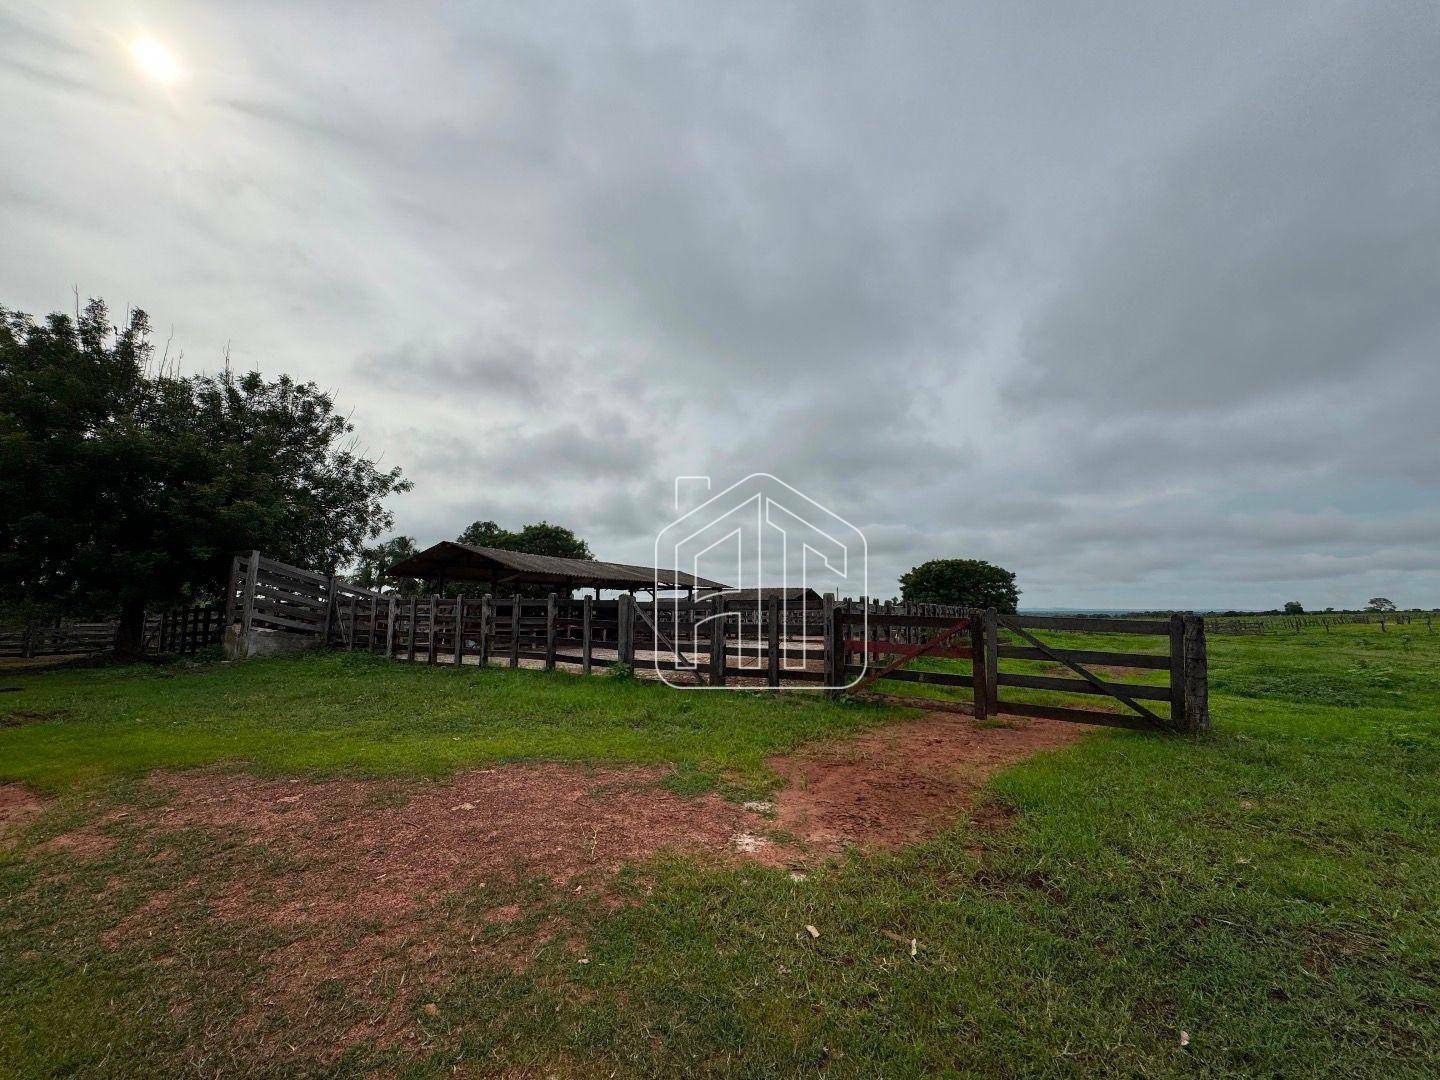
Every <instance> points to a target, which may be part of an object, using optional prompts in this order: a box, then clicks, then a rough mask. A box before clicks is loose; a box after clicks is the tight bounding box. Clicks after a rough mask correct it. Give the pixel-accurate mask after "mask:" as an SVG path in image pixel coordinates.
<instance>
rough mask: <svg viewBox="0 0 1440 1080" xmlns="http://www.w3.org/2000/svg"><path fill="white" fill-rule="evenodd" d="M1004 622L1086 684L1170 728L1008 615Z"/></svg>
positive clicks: (1124, 693) (1126, 695) (1115, 687)
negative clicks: (1063, 655)
mask: <svg viewBox="0 0 1440 1080" xmlns="http://www.w3.org/2000/svg"><path fill="white" fill-rule="evenodd" d="M1003 621H1004V623H1005V626H1006V627H1007V628H1008V629H1011V630H1013V631H1015V633H1017V634H1019V635H1020V636H1021V637H1022V638H1024V639H1025V640H1026V641H1028V642H1030V644H1031V645H1033V646H1035V648H1037V649H1039V650H1040V651H1041V652H1043V653H1046V654H1047V655H1049V657H1050V658H1051V659H1052V660H1055V661H1057V662H1059V663H1062V664H1064V665H1065V666H1066V667H1068V668H1069V669H1070V670H1071V671H1073V672H1075V674H1077V675H1079V676H1080V677H1081V678H1082V679H1084V680H1085V681H1086V682H1088V683H1090V685H1092V686H1095V687H1097V688H1099V689H1100V690H1101V691H1103V692H1105V693H1106V694H1109V695H1110V696H1112V697H1114V698H1115V699H1116V700H1117V701H1123V702H1124V703H1125V704H1126V705H1128V706H1130V708H1131V709H1133V710H1135V712H1137V713H1139V714H1140V715H1141V716H1143V717H1145V718H1146V719H1148V720H1149V721H1150V722H1151V723H1153V724H1155V725H1157V726H1159V727H1162V728H1163V727H1168V726H1169V725H1168V723H1167V721H1165V720H1162V719H1161V718H1160V717H1158V716H1156V715H1155V714H1154V713H1153V712H1151V711H1150V710H1149V709H1147V708H1146V707H1145V706H1144V705H1141V704H1140V703H1139V702H1138V701H1136V700H1135V698H1134V697H1133V696H1131V695H1130V694H1127V693H1126V692H1125V691H1124V690H1123V689H1122V688H1121V687H1119V686H1116V685H1113V684H1109V685H1107V684H1106V683H1104V682H1102V681H1101V680H1100V679H1099V678H1098V677H1096V676H1095V675H1093V674H1091V673H1090V672H1089V671H1087V670H1085V668H1083V667H1081V666H1080V665H1079V664H1077V663H1075V662H1074V661H1073V660H1066V659H1064V658H1063V657H1061V656H1057V655H1056V653H1055V650H1054V649H1052V648H1051V647H1050V646H1049V645H1046V644H1045V643H1044V642H1043V641H1041V640H1040V639H1039V638H1037V637H1036V636H1035V635H1034V634H1032V633H1030V632H1029V631H1028V630H1025V629H1023V628H1021V627H1019V626H1017V625H1016V624H1015V622H1014V621H1013V620H1012V619H1011V618H1010V617H1009V616H1008V615H1007V616H1006V617H1005V618H1004V620H1003Z"/></svg>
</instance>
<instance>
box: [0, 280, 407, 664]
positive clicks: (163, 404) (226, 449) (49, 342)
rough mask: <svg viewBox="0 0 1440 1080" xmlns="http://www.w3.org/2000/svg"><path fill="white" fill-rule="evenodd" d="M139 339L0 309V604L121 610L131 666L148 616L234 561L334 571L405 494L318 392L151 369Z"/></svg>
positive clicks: (140, 319)
mask: <svg viewBox="0 0 1440 1080" xmlns="http://www.w3.org/2000/svg"><path fill="white" fill-rule="evenodd" d="M149 329H150V326H149V321H148V319H147V318H146V315H145V313H144V312H143V311H134V312H132V313H131V314H130V316H129V319H128V320H127V322H126V325H125V326H124V327H123V328H120V327H112V326H111V325H110V322H109V315H108V312H107V311H106V309H105V305H104V304H103V303H102V302H101V301H99V300H92V301H90V303H89V305H88V306H87V307H86V308H85V311H84V313H83V314H80V315H79V316H78V317H77V318H76V319H71V317H70V316H68V315H63V314H59V313H56V314H53V315H51V316H49V318H48V319H47V320H46V321H45V322H43V323H37V322H36V321H34V320H33V319H31V318H30V317H29V316H28V315H24V314H21V313H18V312H12V311H9V310H6V309H4V308H0V602H9V603H12V604H28V605H32V606H38V607H42V608H44V609H45V610H47V611H49V612H53V613H56V614H64V613H80V612H84V613H93V614H99V613H102V612H118V613H119V616H120V630H119V632H118V634H117V647H118V649H119V651H120V652H122V653H126V654H132V655H133V654H135V653H138V652H139V651H140V650H141V648H142V645H143V631H144V614H145V609H146V607H147V606H148V607H155V606H169V605H172V604H176V603H179V602H182V601H186V600H191V599H196V598H200V597H204V596H207V595H209V596H213V595H217V594H218V592H219V591H220V589H221V587H222V585H223V583H224V582H225V580H226V578H227V575H228V572H229V562H230V559H229V556H230V554H231V553H232V552H234V551H236V550H243V549H250V548H258V549H261V550H263V551H265V552H266V553H267V554H269V555H271V556H273V557H275V558H279V559H283V560H284V561H286V562H291V563H297V564H299V565H301V566H309V567H314V568H316V569H327V570H328V569H330V568H332V567H334V566H336V565H337V564H339V563H342V562H348V561H351V560H353V559H355V558H356V557H357V556H358V555H359V554H360V551H361V549H362V547H363V546H364V544H365V542H366V541H368V540H372V539H374V538H375V537H376V536H377V535H379V534H380V532H381V531H383V530H384V529H386V528H388V527H389V525H390V523H391V520H392V519H391V515H390V513H389V511H388V510H386V508H385V505H384V500H385V499H386V498H387V497H388V496H390V495H392V494H394V493H396V492H401V491H406V490H408V489H409V487H410V484H409V482H408V481H406V480H405V479H404V478H403V477H402V475H401V473H400V470H399V469H390V470H389V471H381V470H380V469H379V468H377V467H376V465H375V463H374V462H372V461H370V460H369V459H368V458H366V457H364V456H363V455H362V454H359V453H357V452H356V450H355V448H354V446H353V444H352V443H351V441H350V436H351V432H352V427H351V425H350V423H349V422H348V421H347V420H346V419H345V418H344V417H342V416H338V415H336V413H335V409H334V404H333V402H332V401H331V399H330V398H329V396H327V395H326V394H324V393H322V392H321V391H320V390H319V389H318V388H317V387H316V386H315V385H314V384H313V383H296V382H295V381H294V380H292V379H290V378H288V377H286V376H281V377H279V378H278V379H275V380H274V381H272V382H267V381H266V380H265V379H264V378H262V377H261V376H260V375H259V374H258V373H257V372H250V373H249V374H246V375H243V376H239V377H235V376H232V375H231V374H230V373H229V372H228V371H227V372H226V373H225V374H223V375H218V376H205V375H196V376H181V375H179V374H177V373H176V372H175V371H174V370H173V368H172V367H167V366H166V365H165V363H164V361H163V359H162V362H161V364H160V366H159V369H158V370H156V369H155V368H154V367H153V365H152V361H153V351H152V347H151V345H150V342H149Z"/></svg>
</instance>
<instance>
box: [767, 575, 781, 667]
mask: <svg viewBox="0 0 1440 1080" xmlns="http://www.w3.org/2000/svg"><path fill="white" fill-rule="evenodd" d="M765 635H766V636H765V683H766V685H767V686H779V685H780V600H779V598H778V597H774V596H772V597H770V599H769V600H768V601H767V602H766V604H765Z"/></svg>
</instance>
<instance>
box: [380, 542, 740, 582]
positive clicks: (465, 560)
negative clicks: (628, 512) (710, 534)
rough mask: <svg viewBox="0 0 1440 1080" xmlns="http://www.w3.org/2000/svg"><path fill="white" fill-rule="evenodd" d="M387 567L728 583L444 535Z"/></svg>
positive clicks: (399, 571) (473, 576)
mask: <svg viewBox="0 0 1440 1080" xmlns="http://www.w3.org/2000/svg"><path fill="white" fill-rule="evenodd" d="M386 572H387V573H389V574H390V575H392V576H394V577H419V578H434V577H439V576H441V575H442V574H443V575H444V576H445V577H446V578H447V579H449V580H450V581H489V580H490V578H491V576H492V574H495V573H499V574H500V575H501V576H504V577H506V578H508V579H509V580H508V581H507V582H506V584H515V585H524V584H541V583H545V582H556V583H559V582H574V583H575V584H576V585H577V586H580V585H583V586H591V585H598V586H599V587H600V588H602V589H631V588H640V589H648V588H654V586H655V582H656V580H657V579H658V580H659V582H660V585H661V587H662V588H664V587H675V588H681V589H686V588H690V587H692V586H693V587H695V588H701V589H723V588H725V586H724V585H722V584H720V583H719V582H718V581H711V580H710V579H709V578H702V577H696V576H694V575H693V574H687V573H685V572H684V571H682V570H656V569H655V568H654V567H650V566H634V565H631V564H630V563H616V562H602V561H600V560H598V559H565V558H561V557H559V556H558V555H533V554H531V553H529V552H526V551H506V550H505V549H504V548H492V547H480V546H478V545H475V544H461V543H458V542H456V541H454V540H442V541H440V543H438V544H435V545H433V546H431V547H428V548H426V549H425V550H424V551H422V552H420V553H418V554H416V555H413V556H411V557H410V558H408V559H405V560H403V561H401V562H398V563H396V564H395V565H394V566H391V567H390V568H389V570H387V571H386Z"/></svg>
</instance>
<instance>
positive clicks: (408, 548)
mask: <svg viewBox="0 0 1440 1080" xmlns="http://www.w3.org/2000/svg"><path fill="white" fill-rule="evenodd" d="M418 550H419V549H418V548H416V546H415V540H414V538H413V537H410V536H392V537H391V538H390V539H389V540H384V541H381V542H380V543H378V544H372V545H370V546H369V547H366V548H362V549H361V551H360V555H359V557H358V558H357V559H356V560H355V562H354V564H353V566H352V567H351V568H350V571H349V573H348V574H347V575H346V576H347V577H348V578H349V579H350V580H351V581H352V582H354V583H355V584H356V585H359V586H360V587H361V588H362V589H377V590H380V591H382V592H398V593H400V594H401V595H402V596H413V595H416V594H418V593H419V591H420V582H419V581H418V580H416V579H415V578H400V577H392V576H391V575H390V574H388V573H386V572H385V571H386V568H387V567H391V566H394V565H395V564H396V563H398V562H401V561H403V560H405V559H408V558H410V557H411V556H412V555H414V554H415V553H416V552H417V551H418Z"/></svg>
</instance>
